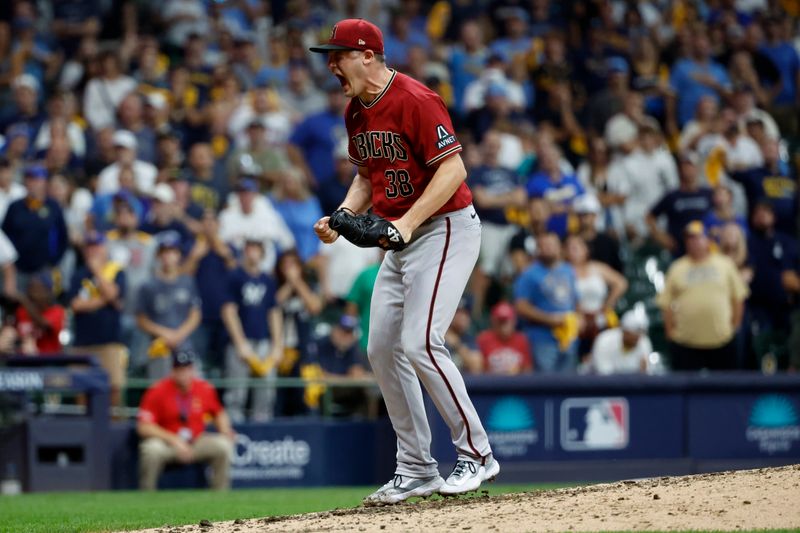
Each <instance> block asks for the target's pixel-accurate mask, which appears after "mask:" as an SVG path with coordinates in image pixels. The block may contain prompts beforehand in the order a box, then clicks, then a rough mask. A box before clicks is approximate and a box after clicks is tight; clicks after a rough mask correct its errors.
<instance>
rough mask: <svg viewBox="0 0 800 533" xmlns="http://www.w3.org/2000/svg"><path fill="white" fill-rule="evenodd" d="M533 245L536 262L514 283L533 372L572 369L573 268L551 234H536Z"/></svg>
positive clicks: (574, 363)
mask: <svg viewBox="0 0 800 533" xmlns="http://www.w3.org/2000/svg"><path fill="white" fill-rule="evenodd" d="M537 247H538V251H539V257H538V261H536V262H535V263H534V264H533V265H531V267H530V268H528V269H527V270H525V271H524V272H523V273H522V274H520V276H519V277H518V278H517V280H516V281H515V282H514V302H515V307H516V310H517V314H518V315H519V317H520V320H521V327H522V331H523V332H524V333H525V334H526V335H527V336H528V341H529V343H530V345H531V346H532V347H533V352H534V354H533V355H534V359H535V362H536V365H535V366H536V369H537V371H538V372H572V371H574V370H575V368H576V366H577V363H578V361H577V357H578V343H577V342H576V340H577V336H578V324H577V316H576V309H577V305H578V293H577V287H576V283H577V279H576V276H575V270H574V269H573V268H572V266H571V265H570V264H569V263H566V262H564V261H562V260H561V242H560V241H559V238H558V235H556V234H555V233H547V234H545V235H542V236H540V237H539V239H538V241H537Z"/></svg>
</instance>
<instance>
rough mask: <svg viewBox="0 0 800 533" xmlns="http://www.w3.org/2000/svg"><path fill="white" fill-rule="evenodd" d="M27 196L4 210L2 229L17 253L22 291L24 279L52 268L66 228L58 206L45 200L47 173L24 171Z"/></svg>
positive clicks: (33, 169)
mask: <svg viewBox="0 0 800 533" xmlns="http://www.w3.org/2000/svg"><path fill="white" fill-rule="evenodd" d="M25 189H26V190H27V195H26V196H25V198H21V199H19V200H16V201H14V202H11V204H10V205H9V206H8V210H7V211H6V216H5V219H3V225H2V229H3V231H4V232H5V234H6V235H8V238H9V239H10V240H11V243H12V244H13V245H14V248H15V249H16V250H17V252H18V253H19V259H17V263H16V267H17V271H18V273H19V274H20V275H19V278H18V281H19V282H20V283H21V286H20V288H21V289H24V283H25V281H26V280H27V277H28V276H30V275H32V274H34V273H36V272H38V271H40V270H42V269H45V268H49V267H54V266H56V265H57V264H58V263H59V261H61V257H62V256H63V255H64V252H65V251H66V249H67V244H68V237H67V226H66V223H65V222H64V214H63V212H62V210H61V207H59V205H58V203H57V202H56V201H55V200H53V199H51V198H48V197H47V171H46V170H45V169H44V168H43V167H41V166H30V167H28V168H27V169H26V170H25Z"/></svg>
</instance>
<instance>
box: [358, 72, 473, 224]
mask: <svg viewBox="0 0 800 533" xmlns="http://www.w3.org/2000/svg"><path fill="white" fill-rule="evenodd" d="M345 124H346V126H347V132H348V135H349V143H348V151H349V156H350V161H351V162H352V163H353V164H355V165H358V166H360V167H366V168H367V172H368V175H369V179H370V183H371V184H372V208H373V211H374V212H375V213H376V214H378V215H380V216H382V217H384V218H387V219H389V220H395V219H397V218H400V217H401V216H402V215H403V214H404V213H405V212H406V211H407V210H408V209H409V208H410V207H411V206H412V205H413V204H414V202H415V201H416V200H417V198H419V197H420V196H421V195H422V193H423V191H424V190H425V188H426V187H427V186H428V183H430V180H431V178H433V175H434V174H435V173H436V168H437V167H438V165H439V163H441V162H442V161H443V160H444V159H446V158H447V157H448V156H450V155H453V154H455V153H458V152H460V151H461V143H460V142H459V141H458V139H457V138H456V136H455V133H454V128H453V124H452V121H451V120H450V116H449V115H448V113H447V108H446V107H445V105H444V102H443V101H442V99H441V98H440V97H439V95H437V94H436V93H435V92H433V91H431V90H430V89H428V88H427V87H425V86H424V85H423V84H421V83H419V82H418V81H416V80H414V79H413V78H410V77H408V76H406V75H405V74H401V73H399V72H397V71H392V75H391V78H390V80H389V83H388V84H387V85H386V88H384V90H383V91H382V92H381V93H380V94H379V95H378V96H377V98H375V100H373V101H372V102H370V103H369V104H365V103H364V102H362V101H361V99H360V98H358V97H356V98H353V99H352V100H351V101H350V103H349V104H348V106H347V111H346V112H345ZM471 202H472V193H471V192H470V190H469V188H468V187H467V185H466V184H465V183H462V184H461V185H460V186H459V187H458V189H457V190H456V192H455V194H453V196H452V197H451V198H450V199H449V200H448V201H447V202H446V203H445V205H444V206H442V208H441V209H440V210H439V211H438V212H437V214H441V213H449V212H451V211H456V210H458V209H463V208H464V207H466V206H468V205H469V204H470V203H471Z"/></svg>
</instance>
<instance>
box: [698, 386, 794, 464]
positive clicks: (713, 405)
mask: <svg viewBox="0 0 800 533" xmlns="http://www.w3.org/2000/svg"><path fill="white" fill-rule="evenodd" d="M688 401H689V405H688V407H689V408H688V410H687V411H688V428H689V429H688V433H689V439H688V441H689V450H688V453H689V455H691V456H694V457H697V458H722V459H732V458H752V457H764V458H773V457H774V458H780V457H800V393H798V392H788V391H787V392H765V393H763V394H753V393H745V392H739V393H737V394H726V393H716V394H690V395H689V400H688Z"/></svg>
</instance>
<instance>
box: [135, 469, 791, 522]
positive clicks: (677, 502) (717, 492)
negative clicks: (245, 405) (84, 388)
mask: <svg viewBox="0 0 800 533" xmlns="http://www.w3.org/2000/svg"><path fill="white" fill-rule="evenodd" d="M793 528H800V465H794V466H786V467H780V468H765V469H759V470H744V471H736V472H723V473H716V474H700V475H694V476H683V477H661V478H652V479H645V480H638V481H620V482H617V483H607V484H601V485H591V486H587V487H578V488H568V489H557V490H549V491H539V492H530V493H521V494H510V495H504V496H492V497H489V496H480V495H478V496H473V497H468V498H459V499H446V500H442V499H436V500H428V501H417V502H412V503H405V504H401V505H397V506H392V507H379V508H364V507H359V508H355V509H340V510H334V511H327V512H322V513H311V514H304V515H296V516H286V517H273V518H264V519H251V520H237V521H235V522H217V523H213V524H211V523H203V524H202V525H199V524H198V525H192V526H181V527H162V528H155V529H149V530H146V533H256V532H258V533H262V532H271V531H281V532H284V531H286V532H289V531H304V532H312V531H320V532H322V531H325V532H330V531H337V532H338V531H341V532H345V531H347V532H350V531H353V532H362V531H364V532H373V531H374V532H379V533H380V532H408V531H421V532H422V531H424V532H438V531H441V532H448V533H449V532H459V531H469V532H471V533H472V532H482V531H487V532H502V533H506V532H516V531H519V532H533V531H624V530H627V531H665V530H695V531H698V530H699V531H703V530H717V531H719V530H723V531H736V530H751V529H793ZM141 533H145V532H141Z"/></svg>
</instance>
